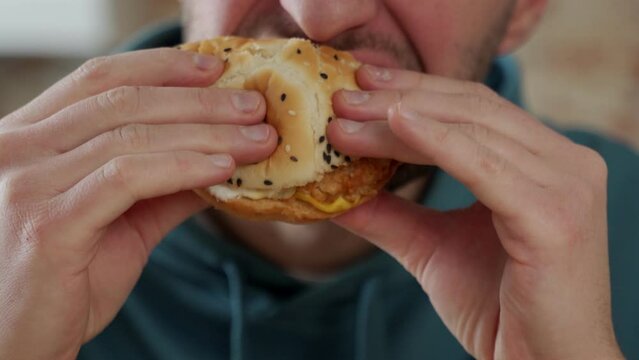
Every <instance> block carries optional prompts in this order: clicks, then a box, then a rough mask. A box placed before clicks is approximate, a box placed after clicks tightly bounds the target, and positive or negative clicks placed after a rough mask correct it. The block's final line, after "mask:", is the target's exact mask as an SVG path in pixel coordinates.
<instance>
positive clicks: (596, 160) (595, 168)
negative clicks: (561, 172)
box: [580, 145, 608, 184]
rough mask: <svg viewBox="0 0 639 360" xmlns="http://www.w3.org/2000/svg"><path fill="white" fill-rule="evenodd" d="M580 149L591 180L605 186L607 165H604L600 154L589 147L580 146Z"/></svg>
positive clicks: (604, 161)
mask: <svg viewBox="0 0 639 360" xmlns="http://www.w3.org/2000/svg"><path fill="white" fill-rule="evenodd" d="M580 146H581V145H580ZM581 149H582V152H583V155H582V156H583V159H584V161H585V162H586V166H587V168H588V169H589V170H590V175H591V177H592V179H593V180H594V181H595V182H596V184H602V183H603V184H605V183H606V180H607V178H608V164H606V160H605V159H604V158H603V156H601V154H600V153H598V152H597V151H595V150H593V149H591V148H589V147H586V146H581Z"/></svg>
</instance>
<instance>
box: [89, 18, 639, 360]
mask: <svg viewBox="0 0 639 360" xmlns="http://www.w3.org/2000/svg"><path fill="white" fill-rule="evenodd" d="M180 39H181V35H180V29H179V27H177V26H176V25H171V26H166V27H163V28H160V29H155V30H154V31H153V32H152V33H151V34H148V33H147V34H146V35H145V36H143V37H142V38H138V39H137V40H136V41H135V42H134V43H132V44H133V45H129V46H127V47H124V48H123V49H122V50H130V49H133V48H137V49H140V48H149V47H159V46H172V45H175V44H177V43H178V42H180ZM487 84H489V85H490V86H491V87H492V88H493V89H495V90H496V91H498V92H499V93H500V94H501V95H502V96H504V97H506V98H508V99H510V100H511V101H513V102H515V103H517V104H520V105H521V98H520V93H519V85H520V84H519V76H518V70H517V68H516V64H515V63H514V61H513V59H511V58H508V57H506V58H499V59H496V60H495V62H494V65H493V68H492V71H491V73H490V76H489V77H488V79H487ZM563 133H564V134H566V135H567V136H569V137H570V138H571V139H573V140H574V141H576V142H578V143H581V144H584V145H587V146H590V147H592V148H593V149H596V150H597V151H599V152H600V153H601V154H602V155H603V156H604V158H605V159H606V161H607V163H608V166H609V169H610V176H609V209H608V210H609V211H608V214H609V227H610V232H609V234H610V260H611V266H612V269H611V272H612V290H613V314H614V322H615V328H616V331H617V336H618V339H619V342H620V343H621V346H622V349H623V351H624V352H625V354H626V356H628V357H629V358H633V359H639V285H638V282H637V280H636V279H637V277H638V275H639V261H638V260H639V189H638V188H637V187H638V186H639V156H638V155H637V153H635V152H633V151H631V150H630V149H628V148H627V147H624V146H622V145H620V144H618V143H614V142H611V141H609V140H606V139H604V138H602V137H599V136H596V135H593V134H589V133H586V132H581V131H564V132H563ZM421 202H422V204H423V205H425V206H428V207H432V208H436V209H441V210H447V209H456V208H461V207H466V206H468V205H470V204H472V203H473V202H474V198H473V196H472V194H471V193H470V192H468V190H466V189H465V188H464V187H463V186H462V185H461V184H460V183H458V182H457V181H455V180H454V179H453V178H451V177H450V176H448V175H447V174H445V173H443V172H441V171H438V172H436V174H435V176H434V178H433V181H432V182H431V183H430V184H429V186H428V189H427V191H425V193H424V198H423V199H422V200H421ZM389 230H391V231H392V229H389ZM115 265H116V266H117V264H115ZM469 358H471V357H470V356H469V355H468V354H467V353H466V352H465V351H464V350H463V348H462V347H461V346H460V345H459V344H458V342H457V341H456V340H455V338H454V337H453V336H452V335H451V333H450V332H449V331H448V330H447V329H446V328H445V326H444V325H443V323H442V322H441V320H440V319H439V317H438V316H437V314H436V313H435V311H434V310H433V308H432V306H431V304H430V303H429V301H428V297H427V296H426V295H425V294H424V293H423V291H422V290H421V288H420V286H419V285H418V284H417V282H416V281H415V280H414V278H413V277H412V276H411V275H410V274H408V273H407V272H406V271H404V269H403V268H402V267H401V266H400V265H399V264H398V263H397V262H395V261H394V260H393V259H392V258H391V257H390V256H388V255H387V254H385V253H383V252H381V251H379V252H377V253H375V254H374V255H372V256H370V258H368V259H366V260H364V261H361V262H359V263H356V264H354V265H352V266H351V267H349V268H347V269H345V270H343V271H341V272H340V273H338V274H335V275H334V276H332V277H330V278H329V279H325V280H322V281H303V280H300V279H297V278H294V277H291V276H289V275H288V274H287V273H286V272H284V271H282V270H281V269H279V268H278V267H276V266H274V265H273V264H271V263H269V262H267V261H266V260H264V259H262V258H260V257H259V256H258V255H257V254H255V253H253V252H251V251H250V250H249V249H246V248H243V247H242V246H241V245H239V244H236V243H234V242H232V241H230V240H229V239H226V238H225V237H224V235H223V233H222V231H221V230H220V229H219V228H216V227H215V226H214V225H211V224H208V223H206V222H204V221H202V220H201V219H200V218H198V217H194V218H191V219H189V220H187V221H186V222H185V223H183V224H182V225H180V226H179V227H177V228H176V229H175V230H174V231H173V232H171V233H170V234H169V235H168V236H167V237H166V239H164V240H163V241H162V243H161V244H160V245H159V246H158V247H157V248H156V249H155V250H154V251H153V253H152V254H151V257H150V259H149V262H148V265H147V266H146V268H145V270H144V272H143V273H142V276H141V278H140V280H139V281H138V283H137V285H136V287H135V289H134V290H133V292H132V293H131V295H130V296H129V298H128V300H127V301H126V303H125V304H124V307H123V308H122V309H121V311H120V312H119V313H118V315H117V316H116V318H115V320H114V321H113V322H112V323H111V324H110V325H109V326H108V327H107V328H106V329H105V330H104V332H102V333H101V334H100V335H99V336H97V337H96V338H95V339H93V340H92V341H90V342H89V343H87V344H86V345H84V346H83V348H82V349H81V351H80V355H79V359H81V360H103V359H104V360H106V359H136V360H140V359H160V360H163V359H167V360H168V359H213V360H218V359H231V360H241V359H282V360H285V359H357V360H363V359H370V360H375V359H379V360H382V359H397V360H403V359H420V360H423V359H447V360H457V359H459V360H461V359H469Z"/></svg>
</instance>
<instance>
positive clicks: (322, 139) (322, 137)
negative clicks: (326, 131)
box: [319, 135, 326, 144]
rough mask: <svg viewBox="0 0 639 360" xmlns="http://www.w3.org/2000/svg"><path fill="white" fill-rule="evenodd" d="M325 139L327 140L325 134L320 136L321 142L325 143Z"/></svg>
mask: <svg viewBox="0 0 639 360" xmlns="http://www.w3.org/2000/svg"><path fill="white" fill-rule="evenodd" d="M324 140H326V136H324V135H322V136H320V138H319V142H320V144H321V143H323V142H324Z"/></svg>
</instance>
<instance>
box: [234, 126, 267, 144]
mask: <svg viewBox="0 0 639 360" xmlns="http://www.w3.org/2000/svg"><path fill="white" fill-rule="evenodd" d="M240 132H241V133H242V135H244V137H246V138H247V139H249V140H251V141H256V142H264V141H266V139H268V136H269V133H270V132H271V128H270V127H269V126H268V125H264V124H261V125H255V126H244V127H241V128H240Z"/></svg>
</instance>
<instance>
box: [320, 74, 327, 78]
mask: <svg viewBox="0 0 639 360" xmlns="http://www.w3.org/2000/svg"><path fill="white" fill-rule="evenodd" d="M320 76H321V77H322V79H324V80H326V79H328V75H326V74H325V73H320Z"/></svg>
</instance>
